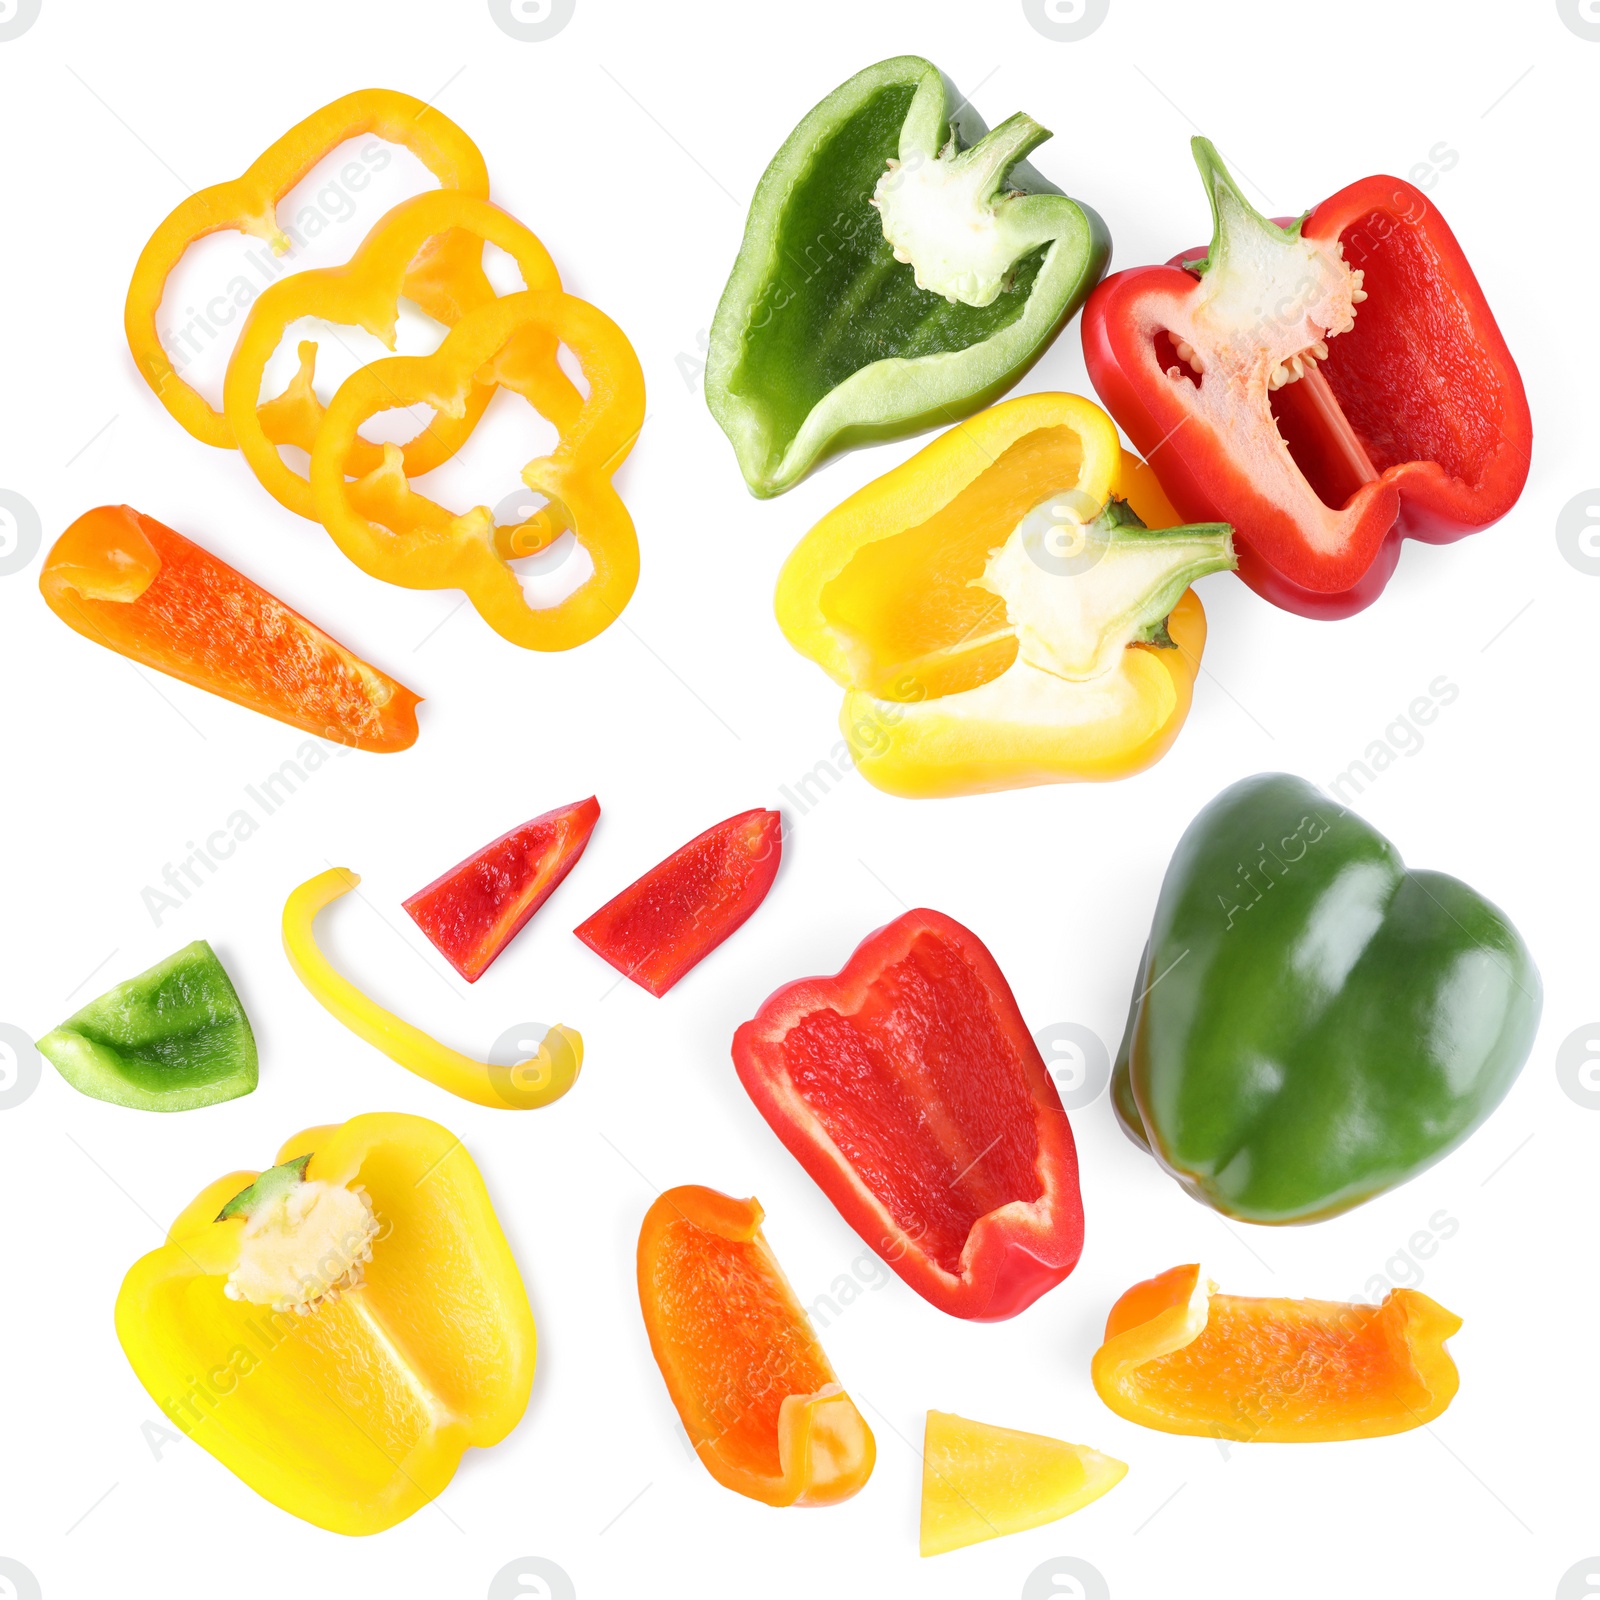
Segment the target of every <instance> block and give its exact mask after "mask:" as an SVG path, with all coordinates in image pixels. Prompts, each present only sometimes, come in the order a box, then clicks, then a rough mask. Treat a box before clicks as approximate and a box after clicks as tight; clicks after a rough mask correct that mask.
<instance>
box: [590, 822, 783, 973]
mask: <svg viewBox="0 0 1600 1600" xmlns="http://www.w3.org/2000/svg"><path fill="white" fill-rule="evenodd" d="M782 854H783V817H782V815H781V814H780V813H779V812H776V811H745V812H741V813H740V814H739V815H738V816H736V817H729V818H728V819H727V821H726V822H719V823H718V824H717V825H716V826H715V827H714V828H708V829H706V831H705V832H704V833H702V834H701V835H700V836H699V837H698V838H695V839H691V840H690V841H689V843H688V844H686V845H684V847H683V848H682V849H681V850H676V851H674V852H673V853H672V854H671V855H670V856H668V857H667V859H666V860H665V861H663V862H661V863H660V864H659V865H657V866H654V867H652V868H651V869H650V870H649V871H648V872H647V873H645V875H644V876H643V877H642V878H640V879H639V880H638V881H637V882H636V883H632V884H630V885H629V886H628V887H627V888H626V889H624V890H623V891H622V893H621V894H619V895H618V896H617V897H616V898H615V899H614V900H611V901H608V902H607V903H606V904H605V905H603V906H601V908H600V909H599V910H598V911H597V912H595V914H594V915H593V916H592V917H590V918H589V919H588V920H587V921H586V922H584V923H582V924H581V925H580V926H579V927H577V928H575V929H573V932H574V933H576V934H577V936H578V937H579V938H580V939H582V940H583V942H584V943H585V944H586V945H588V947H589V948H590V949H591V950H593V951H594V953H595V954H596V955H597V956H600V957H601V958H602V959H603V960H605V961H609V962H610V963H611V965H612V966H614V967H615V968H616V969H617V971H618V972H620V973H621V974H622V975H623V976H624V977H626V978H631V979H632V980H633V981H634V982H635V983H636V984H638V985H639V987H640V988H641V989H646V990H648V991H649V992H650V993H651V994H653V995H655V996H657V997H658V998H659V997H660V996H661V995H664V994H665V993H666V992H667V990H669V989H670V988H671V987H672V986H673V984H675V983H676V982H677V981H678V980H679V979H680V978H682V977H683V976H684V974H685V973H686V972H688V971H689V969H690V968H691V967H693V966H695V965H696V964H697V963H699V962H701V961H703V960H704V959H705V958H706V957H707V956H708V955H710V954H711V952H712V951H713V950H715V949H716V947H717V946H718V945H719V944H721V943H722V941H723V940H724V939H726V938H727V937H728V935H729V934H731V933H732V932H734V930H735V929H736V928H738V927H739V926H740V925H741V924H742V923H743V922H744V920H745V919H746V918H747V917H748V916H749V915H750V913H751V912H753V911H754V910H755V909H756V907H757V906H758V905H760V904H761V902H762V901H763V900H765V899H766V897H767V890H769V889H770V888H771V887H772V880H773V879H774V878H775V877H776V876H777V875H778V862H779V860H780V858H781V857H782Z"/></svg>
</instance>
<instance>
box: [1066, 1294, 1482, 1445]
mask: <svg viewBox="0 0 1600 1600" xmlns="http://www.w3.org/2000/svg"><path fill="white" fill-rule="evenodd" d="M1215 1291H1216V1285H1215V1284H1213V1283H1211V1282H1210V1281H1208V1280H1206V1279H1204V1278H1202V1277H1201V1275H1200V1268H1199V1267H1198V1266H1195V1265H1189V1266H1182V1267H1173V1268H1171V1269H1170V1270H1169V1271H1167V1272H1163V1273H1161V1274H1160V1275H1159V1276H1158V1277H1154V1278H1150V1279H1147V1280H1146V1281H1145V1282H1143V1283H1139V1284H1135V1285H1134V1286H1133V1288H1131V1289H1129V1290H1128V1292H1127V1293H1126V1294H1124V1295H1123V1296H1122V1298H1121V1299H1120V1300H1118V1301H1117V1303H1116V1304H1115V1305H1114V1306H1113V1307H1112V1308H1111V1315H1110V1316H1109V1317H1108V1318H1107V1320H1106V1333H1105V1342H1104V1343H1103V1344H1102V1345H1101V1346H1100V1348H1099V1350H1098V1351H1096V1353H1095V1357H1094V1362H1093V1366H1092V1369H1091V1371H1092V1376H1093V1379H1094V1386H1095V1390H1096V1392H1097V1393H1098V1394H1099V1396H1100V1398H1101V1399H1102V1400H1104V1401H1105V1403H1106V1404H1107V1405H1108V1406H1110V1408H1111V1409H1112V1410H1113V1411H1115V1412H1116V1413H1117V1415H1118V1416H1120V1417H1125V1418H1126V1419H1127V1420H1128V1421H1129V1422H1137V1423H1140V1424H1141V1425H1143V1426H1144V1427H1147V1428H1156V1429H1159V1430H1160V1431H1161V1432H1163V1433H1186V1434H1199V1435H1204V1436H1205V1437H1207V1438H1214V1439H1226V1440H1235V1441H1238V1442H1241V1443H1250V1442H1256V1441H1260V1442H1263V1443H1279V1444H1299V1443H1317V1442H1324V1441H1327V1440H1333V1439H1372V1438H1377V1437H1379V1436H1380V1435H1383V1434H1390V1433H1405V1432H1407V1431H1408V1430H1409V1429H1411V1428H1420V1427H1421V1426H1422V1425H1423V1424H1424V1423H1428V1422H1432V1421H1433V1419H1434V1418H1435V1417H1437V1416H1439V1415H1440V1413H1441V1412H1443V1411H1444V1409H1445V1407H1446V1406H1448V1405H1449V1404H1450V1402H1451V1401H1452V1400H1453V1399H1454V1398H1455V1394H1456V1390H1457V1388H1458V1387H1459V1385H1460V1378H1459V1375H1458V1374H1457V1372H1456V1365H1455V1362H1454V1361H1452V1360H1451V1359H1450V1356H1449V1354H1448V1353H1447V1352H1446V1350H1445V1348H1444V1342H1445V1340H1446V1339H1448V1338H1450V1337H1451V1335H1452V1334H1454V1333H1456V1332H1457V1331H1458V1330H1459V1329H1460V1327H1461V1319H1460V1318H1459V1317H1458V1316H1455V1315H1454V1314H1453V1313H1452V1312H1449V1311H1446V1310H1445V1309H1444V1307H1443V1306H1441V1305H1439V1304H1438V1303H1437V1301H1434V1300H1432V1299H1430V1298H1429V1297H1428V1296H1427V1295H1425V1294H1419V1293H1417V1291H1416V1290H1414V1289H1393V1290H1391V1291H1390V1292H1389V1294H1388V1295H1386V1296H1385V1297H1384V1300H1383V1302H1382V1304H1381V1305H1375V1306H1374V1305H1352V1304H1348V1303H1344V1302H1340V1301H1334V1300H1285V1299H1252V1298H1248V1297H1245V1296H1239V1295H1222V1294H1217V1293H1216V1292H1215Z"/></svg>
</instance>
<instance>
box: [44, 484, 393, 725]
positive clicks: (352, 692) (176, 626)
mask: <svg viewBox="0 0 1600 1600" xmlns="http://www.w3.org/2000/svg"><path fill="white" fill-rule="evenodd" d="M39 588H40V591H41V592H42V593H43V595H44V598H45V603H46V604H47V605H48V606H49V607H50V609H51V610H52V611H53V612H55V614H56V615H57V616H58V617H60V618H61V620H62V621H63V622H64V623H66V625H67V626H68V627H69V628H72V629H73V630H74V631H75V632H78V633H81V634H82V635H83V636H84V638H86V639H92V640H93V641H94V642H95V643H96V644H100V645H104V646H105V647H106V648H107V649H108V650H114V651H116V653H117V654H118V655H122V656H126V657H127V658H128V659H129V660H131V661H137V662H140V663H141V664H142V665H144V666H147V667H154V668H155V669H156V671H158V672H164V673H166V674H168V675H169V676H170V677H174V678H179V679H181V680H182V681H183V682H185V683H189V684H193V685H194V686H195V687H196V688H197V689H205V690H207V691H209V692H210V693H211V694H215V695H220V696H221V697H222V698H223V699H224V700H231V701H233V702H234V704H235V705H241V706H246V707H248V708H249V709H250V710H251V711H259V712H260V713H261V714H262V715H263V716H267V717H275V718H276V719H277V720H278V721H279V722H286V723H288V724H289V726H290V727H292V728H301V729H303V730H304V731H305V732H307V733H314V734H318V735H320V736H321V737H322V738H324V739H331V740H333V741H334V742H335V743H337V744H347V745H352V746H354V747H355V748H356V749H358V750H375V751H395V750H405V749H409V748H410V746H411V745H413V744H415V743H416V739H417V709H416V708H417V705H418V701H419V696H417V695H415V694H413V693H412V692H411V690H409V689H407V688H406V687H405V686H404V685H403V684H399V683H396V682H395V680H394V679H393V678H391V677H389V676H387V674H385V673H382V672H379V671H378V669H377V668H376V667H373V666H369V665H368V664H367V663H366V662H365V661H363V660H362V659H361V658H360V657H359V656H357V655H355V654H353V653H352V652H351V651H349V650H347V649H346V648H345V647H344V646H343V645H342V644H340V643H339V642H338V641H337V640H335V639H331V638H329V637H328V635H327V634H325V633H324V632H323V631H322V630H321V629H320V628H319V627H317V626H316V625H315V624H313V623H310V622H308V621H307V620H306V619H305V618H304V617H302V616H301V615H300V614H299V612H297V611H292V610H291V609H290V608H289V607H288V606H286V605H285V604H284V603H283V602H282V601H281V600H279V599H278V598H277V597H276V596H275V595H272V594H270V593H268V591H267V590H265V589H263V588H262V587H261V586H260V585H259V584H256V583H252V582H251V581H250V579H248V578H247V577H245V576H244V574H243V573H240V572H236V571H235V570H234V569H233V568H232V567H230V566H229V565H228V564H227V563H226V562H224V561H221V560H219V559H218V558H217V557H216V556H214V555H212V554H211V552H210V551H209V550H206V549H204V548H203V547H202V546H200V545H197V544H195V543H194V542H193V541H192V540H189V539H186V538H184V536H183V535H182V534H181V533H175V532H174V531H173V530H172V529H171V528H168V527H166V526H164V525H163V524H162V523H159V522H157V521H156V520H155V518H154V517H147V516H145V515H144V514H143V513H142V512H138V511H135V510H134V509H133V507H132V506H100V507H97V508H96V509H95V510H93V511H86V512H85V513H84V514H83V515H82V516H81V517H79V518H78V520H77V521H76V522H74V523H73V524H72V526H71V527H70V528H68V529H67V530H66V532H65V533H63V534H62V535H61V537H60V538H59V539H57V540H56V542H55V544H54V545H53V546H52V547H51V550H50V553H49V555H47V556H46V557H45V561H44V567H43V569H42V570H41V572H40V574H39Z"/></svg>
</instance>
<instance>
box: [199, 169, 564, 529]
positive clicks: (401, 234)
mask: <svg viewBox="0 0 1600 1600" xmlns="http://www.w3.org/2000/svg"><path fill="white" fill-rule="evenodd" d="M451 230H454V231H455V235H456V236H457V237H459V238H460V239H461V240H462V241H464V243H470V242H471V241H472V240H474V239H476V240H478V241H480V250H479V253H480V255H481V253H482V251H481V244H482V243H483V242H487V243H489V244H494V245H498V246H499V247H500V248H501V249H502V250H504V251H505V252H506V253H507V254H508V255H509V256H511V258H512V259H513V260H514V261H515V262H516V264H517V267H518V269H519V270H520V272H521V273H522V279H523V282H524V283H525V284H526V285H527V287H528V288H530V289H559V288H560V287H561V278H560V275H559V274H558V273H557V271H556V267H555V263H554V262H553V261H552V260H551V259H550V254H549V252H548V251H547V250H546V249H545V247H544V246H543V245H542V244H541V243H540V242H539V240H538V238H537V237H536V236H535V235H534V234H533V233H532V231H531V230H529V229H528V228H526V227H524V226H523V225H522V223H520V222H518V221H517V219H516V218H515V217H513V216H510V215H509V214H508V213H506V212H504V211H502V210H500V209H499V207H498V206H493V205H490V204H489V202H488V201H487V200H476V199H474V198H473V197H472V196H471V195H466V194H462V193H461V192H460V191H459V190H455V189H433V190H430V191H429V192H428V193H426V194H420V195H417V196H416V197H415V198H414V199H411V200H406V201H403V202H402V203H401V204H400V205H398V206H395V207H394V209H393V210H391V211H389V212H387V213H386V214H385V215H384V216H383V217H381V218H379V220H378V222H377V223H376V224H375V225H374V226H373V228H372V231H371V232H370V233H368V235H367V236H366V238H365V239H363V240H362V241H361V244H360V245H359V246H358V247H357V249H356V252H355V254H354V255H353V256H351V258H350V259H349V261H347V262H346V263H345V264H344V265H343V266H340V267H322V268H318V269H315V270H312V271H308V272H297V273H295V274H294V275H293V276H292V277H289V278H282V279H280V280H279V281H278V282H277V283H275V284H273V285H272V287H271V288H269V289H268V290H266V292H265V293H264V294H262V295H261V297H260V298H259V299H258V300H257V301H256V302H255V304H254V305H253V306H251V308H250V314H249V316H248V318H247V319H246V321H245V324H244V328H243V330H242V331H241V332H240V334H239V340H238V343H237V344H236V345H235V346H234V350H233V356H232V358H231V359H230V360H229V362H228V376H227V380H226V383H225V384H224V388H223V413H224V415H225V416H226V418H227V421H228V426H229V428H230V429H231V430H232V433H233V438H234V440H235V442H236V443H237V444H238V446H239V448H240V449H241V450H242V451H243V452H244V456H245V459H246V460H247V461H248V462H249V463H250V466H251V469H252V470H253V471H254V472H255V475H256V477H257V478H259V479H260V481H261V484H262V486H263V487H264V488H265V489H266V490H267V492H268V493H269V494H270V495H271V496H272V497H273V499H275V500H276V501H277V502H278V504H279V505H281V506H283V507H285V508H286V509H287V510H289V511H293V512H296V513H297V514H298V515H300V516H302V517H310V518H313V519H314V518H315V517H316V509H315V507H314V506H313V504H312V495H311V484H310V482H309V481H308V480H307V479H306V478H304V477H302V476H301V475H300V474H299V473H298V472H296V471H295V470H294V469H293V468H292V467H291V466H289V464H288V463H287V462H286V461H285V460H284V459H283V457H282V455H281V454H280V453H279V450H278V446H279V445H283V444H292V445H298V446H299V447H300V448H301V449H302V450H304V451H306V452H307V453H308V454H309V453H310V452H311V450H312V449H313V448H314V447H315V445H316V440H317V432H318V430H319V429H320V428H321V426H322V419H323V415H324V411H323V406H322V403H321V402H320V401H319V400H318V399H317V395H316V391H315V390H314V389H313V387H312V379H313V377H314V375H315V370H316V353H317V347H316V345H315V344H314V343H312V342H311V341H309V340H307V341H305V342H303V343H302V344H301V345H300V370H299V372H298V373H297V374H296V375H295V377H294V378H293V379H292V380H291V382H290V384H289V386H288V388H287V389H285V391H284V392H283V393H282V394H281V395H279V396H278V397H277V398H276V399H274V400H269V401H266V402H265V403H263V402H262V400H261V380H262V375H263V373H264V372H265V371H266V366H267V362H268V361H269V360H270V359H271V358H272V354H273V352H274V351H275V350H276V349H277V348H278V346H279V345H280V344H281V343H282V341H283V335H284V332H285V330H286V329H287V328H288V327H289V326H290V325H291V324H292V323H294V322H296V321H297V320H298V319H300V318H301V317H320V318H322V319H323V320H324V321H327V322H332V323H337V324H342V325H345V326H349V327H358V328H364V329H365V330H366V331H367V332H368V333H370V334H372V335H374V336H375V337H376V338H378V339H381V340H382V341H383V343H384V344H385V345H386V346H387V347H388V348H389V349H390V350H393V349H394V344H395V321H396V315H397V313H398V311H399V307H400V300H401V298H402V297H403V296H407V295H408V293H409V292H414V291H415V289H416V281H415V277H414V274H413V273H412V271H411V264H412V262H413V261H414V260H416V258H417V256H418V253H419V252H420V251H421V250H422V248H423V246H424V245H426V244H427V243H428V241H429V240H430V239H435V238H438V237H440V236H442V235H445V234H447V233H449V232H450V231H451ZM436 284H437V288H438V291H439V293H440V295H441V296H443V295H447V294H452V293H453V296H454V297H453V298H452V299H450V301H449V303H448V304H442V305H440V306H438V307H437V308H436V310H437V311H439V312H440V313H442V315H441V316H440V318H439V320H441V321H443V322H444V323H446V325H448V326H454V325H455V324H456V323H458V322H459V321H460V320H461V318H462V317H463V316H465V315H466V314H467V313H468V312H470V311H474V310H476V309H477V308H478V307H479V306H482V305H487V304H488V303H489V301H491V300H493V299H494V298H495V293H494V290H493V288H492V287H491V286H490V285H489V283H488V281H487V279H485V278H484V276H483V274H482V273H481V272H478V273H476V274H473V275H471V276H469V277H465V278H463V279H462V280H461V282H460V283H459V284H458V285H454V286H452V285H451V284H450V283H448V282H446V281H444V280H443V279H442V278H437V277H436ZM528 337H533V335H529V336H528ZM543 343H544V353H545V358H546V360H547V362H548V371H547V373H546V376H545V382H544V384H543V386H542V387H541V389H540V391H539V404H540V407H541V409H544V410H548V411H549V412H550V413H551V417H552V420H553V421H557V422H560V421H561V420H570V419H571V418H572V417H574V416H576V414H577V412H578V410H579V409H580V407H581V406H582V404H583V398H582V396H581V395H580V394H579V393H578V391H577V389H576V388H574V387H573V384H572V382H571V380H570V379H569V378H568V377H567V375H566V374H565V373H564V372H562V371H561V369H560V367H559V366H557V364H556V341H555V338H554V336H553V335H548V336H546V337H545V339H544V341H543ZM530 353H531V352H530ZM494 388H495V386H494V385H493V384H492V383H482V382H478V381H476V380H475V381H474V382H473V384H472V386H471V388H470V390H469V392H468V394H467V398H466V403H465V405H464V407H463V408H462V410H461V411H460V412H459V413H457V414H455V415H451V416H447V415H444V414H442V413H441V414H436V415H435V417H434V419H433V420H432V421H431V422H430V423H429V425H428V426H427V427H425V428H424V429H423V430H422V431H421V432H420V433H419V434H418V435H417V436H416V437H415V438H414V439H411V440H409V441H408V442H407V443H406V444H405V445H404V446H403V447H402V448H401V455H402V457H403V458H404V463H405V472H406V475H407V476H408V477H420V476H421V475H422V474H423V473H425V472H431V471H432V470H433V469H434V468H435V467H437V466H438V465H439V464H440V463H441V462H444V461H448V460H449V459H450V457H451V456H453V455H454V454H455V453H456V451H457V450H459V449H460V448H461V446H462V444H463V443H464V442H465V441H466V438H467V436H468V435H469V434H470V433H471V432H472V430H473V429H474V428H475V427H476V426H477V423H478V419H479V418H480V417H481V416H482V415H483V411H484V407H485V406H487V405H488V403H489V401H490V399H491V397H492V396H493V394H494ZM382 463H383V450H382V448H381V446H379V445H375V444H372V443H370V442H369V441H368V440H366V439H363V438H360V437H359V436H358V437H357V438H356V440H355V442H354V444H353V445H352V447H351V452H350V455H349V457H348V459H347V460H346V462H345V467H346V470H347V471H349V472H354V473H357V474H364V473H368V472H371V471H373V470H374V469H376V468H377V467H379V466H381V465H382Z"/></svg>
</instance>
